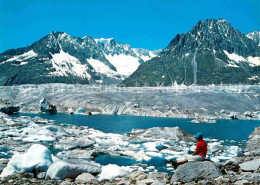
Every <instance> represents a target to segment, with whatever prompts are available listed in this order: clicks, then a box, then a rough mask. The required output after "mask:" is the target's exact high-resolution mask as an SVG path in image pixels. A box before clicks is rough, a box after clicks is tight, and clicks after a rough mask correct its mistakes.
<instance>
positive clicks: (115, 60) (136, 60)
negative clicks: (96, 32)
mask: <svg viewBox="0 0 260 185" xmlns="http://www.w3.org/2000/svg"><path fill="white" fill-rule="evenodd" d="M95 41H96V42H97V44H98V45H99V46H100V47H101V48H102V50H103V51H104V53H105V57H106V59H107V60H108V61H109V62H110V63H111V64H112V65H113V66H115V68H116V69H117V72H118V73H119V74H120V75H123V76H129V75H130V74H132V73H133V72H134V71H135V70H136V69H137V68H138V66H139V65H140V64H141V63H144V62H145V61H147V60H149V59H151V58H153V57H155V56H157V55H158V54H159V53H160V51H161V50H156V51H150V50H147V49H136V48H132V47H131V46H130V45H129V44H121V43H118V42H116V41H115V39H113V38H110V39H104V38H101V39H95Z"/></svg>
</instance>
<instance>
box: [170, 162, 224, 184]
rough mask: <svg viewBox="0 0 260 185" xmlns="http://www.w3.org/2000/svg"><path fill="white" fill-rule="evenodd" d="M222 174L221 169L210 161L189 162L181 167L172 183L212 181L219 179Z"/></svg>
mask: <svg viewBox="0 0 260 185" xmlns="http://www.w3.org/2000/svg"><path fill="white" fill-rule="evenodd" d="M220 175H221V174H220V172H219V169H218V168H217V167H216V165H215V164H214V163H213V162H210V161H203V162H200V161H196V162H188V163H185V164H183V165H180V166H179V167H178V168H177V169H176V171H175V173H174V175H173V177H172V179H171V181H172V182H191V181H195V180H201V179H212V178H217V177H219V176H220Z"/></svg>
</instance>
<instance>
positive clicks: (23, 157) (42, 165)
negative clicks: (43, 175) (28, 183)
mask: <svg viewBox="0 0 260 185" xmlns="http://www.w3.org/2000/svg"><path fill="white" fill-rule="evenodd" d="M52 162H53V161H52V157H51V152H50V151H49V150H48V148H46V147H45V146H43V145H40V144H34V145H32V146H31V147H30V148H29V149H28V151H27V152H26V153H24V154H20V153H16V154H14V155H13V157H12V158H11V160H10V161H9V162H8V164H7V167H6V168H5V169H4V170H3V172H2V173H1V175H0V177H6V176H9V175H12V174H14V173H15V172H16V171H18V172H31V171H33V170H38V171H47V169H48V167H49V166H50V165H51V164H52Z"/></svg>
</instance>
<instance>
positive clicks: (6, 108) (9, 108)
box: [0, 106, 20, 114]
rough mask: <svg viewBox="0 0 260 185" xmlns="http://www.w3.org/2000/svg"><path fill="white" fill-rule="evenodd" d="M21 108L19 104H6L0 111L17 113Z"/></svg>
mask: <svg viewBox="0 0 260 185" xmlns="http://www.w3.org/2000/svg"><path fill="white" fill-rule="evenodd" d="M19 110H20V107H19V106H4V107H0V112H3V113H5V114H16V113H18V112H19Z"/></svg>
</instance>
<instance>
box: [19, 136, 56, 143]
mask: <svg viewBox="0 0 260 185" xmlns="http://www.w3.org/2000/svg"><path fill="white" fill-rule="evenodd" d="M22 141H23V142H52V141H55V138H54V137H51V136H46V135H31V136H29V137H26V138H23V139H22Z"/></svg>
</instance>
